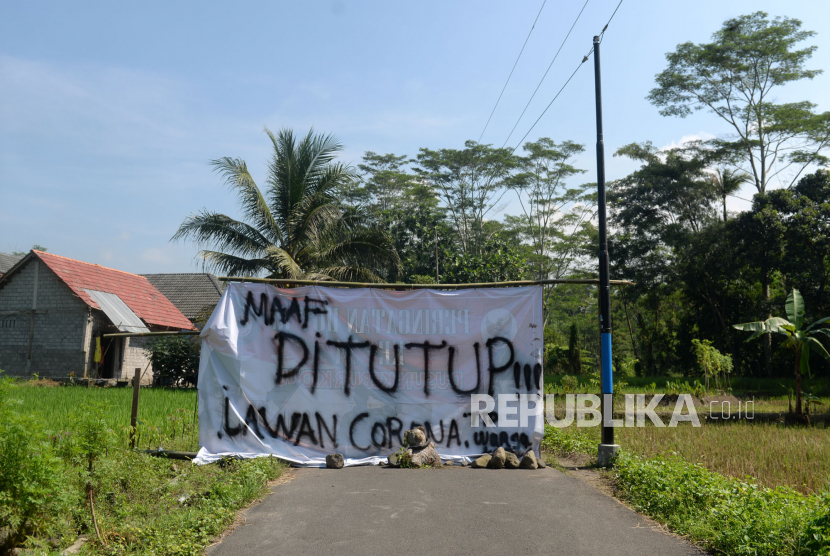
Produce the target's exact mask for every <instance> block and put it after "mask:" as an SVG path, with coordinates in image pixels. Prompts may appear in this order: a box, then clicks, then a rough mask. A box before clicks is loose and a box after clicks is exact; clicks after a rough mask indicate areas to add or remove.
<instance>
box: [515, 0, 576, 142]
mask: <svg viewBox="0 0 830 556" xmlns="http://www.w3.org/2000/svg"><path fill="white" fill-rule="evenodd" d="M589 1H590V0H585V3H584V4H583V5H582V9H581V10H579V13H578V14H577V16H576V19H575V20H574V22H573V24H572V25H571V28H570V29H569V30H568V34H567V35H565V38H564V39H563V40H562V44H560V45H559V50H557V51H556V54H555V55H554V56H553V60H551V61H550V64H548V69H546V70H545V73H544V75H542V79H540V80H539V84H538V85H536V89H534V91H533V94H532V95H530V100H528V101H527V104H525V107H524V110H522V113H521V114H519V119H518V120H516V123H515V124H513V129H511V130H510V134H509V135H508V136H507V139H505V140H504V143H503V144H502V148H504V146H505V145H507V142H508V141H510V137H511V136H512V135H513V132H514V131H516V126H518V125H519V122H520V121H521V120H522V117H523V116H524V115H525V112H527V108H528V106H530V103H531V102H533V98H534V97H535V96H536V93H537V92H538V91H539V87H541V86H542V82H544V80H545V77H547V75H548V72H550V68H552V67H553V63H554V62H555V61H556V59H557V58H558V57H559V53H560V52H562V47H563V46H565V42H566V41H567V40H568V37H570V36H571V31H573V30H574V27H575V26H576V22H577V21H579V18H580V16H581V15H582V12H584V11H585V6H587V5H588V2H589Z"/></svg>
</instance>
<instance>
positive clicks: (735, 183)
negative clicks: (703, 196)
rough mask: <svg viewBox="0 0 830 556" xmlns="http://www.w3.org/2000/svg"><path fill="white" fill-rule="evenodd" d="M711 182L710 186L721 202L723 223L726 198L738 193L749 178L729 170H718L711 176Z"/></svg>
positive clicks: (725, 217) (725, 215) (725, 216)
mask: <svg viewBox="0 0 830 556" xmlns="http://www.w3.org/2000/svg"><path fill="white" fill-rule="evenodd" d="M711 180H712V186H713V187H714V188H715V191H716V192H717V194H718V195H719V196H720V198H721V201H722V202H723V221H724V222H726V219H727V214H726V198H727V197H728V196H730V195H734V194H735V193H737V192H738V191H740V189H741V185H743V184H744V183H746V182H747V181H749V176H747V175H746V174H744V173H741V172H735V171H734V170H730V169H729V168H718V169H717V170H715V173H714V174H712V177H711Z"/></svg>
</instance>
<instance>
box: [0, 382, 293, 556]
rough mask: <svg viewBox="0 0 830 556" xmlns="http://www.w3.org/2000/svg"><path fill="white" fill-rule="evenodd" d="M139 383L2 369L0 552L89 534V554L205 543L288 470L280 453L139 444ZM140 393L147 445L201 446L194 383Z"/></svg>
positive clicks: (175, 550) (185, 549)
mask: <svg viewBox="0 0 830 556" xmlns="http://www.w3.org/2000/svg"><path fill="white" fill-rule="evenodd" d="M131 394H132V392H131V391H130V390H129V389H116V388H111V389H101V388H86V387H79V386H75V387H51V388H49V387H37V386H25V385H23V386H19V385H15V383H13V382H12V381H10V380H8V379H0V552H5V551H7V550H10V549H11V548H13V547H26V548H30V549H35V551H36V552H37V553H53V552H57V551H59V550H61V549H64V548H66V547H67V546H69V545H71V544H73V543H74V542H75V541H76V540H77V539H78V537H79V536H80V535H84V536H85V537H87V539H88V541H87V543H86V544H85V545H84V553H86V554H102V555H103V554H106V555H115V554H182V555H190V554H201V553H202V552H203V550H204V548H205V547H206V546H207V545H209V544H210V543H211V541H212V540H213V539H214V538H215V537H217V536H218V535H219V534H220V533H222V531H224V530H225V529H226V528H227V527H228V526H229V525H230V524H231V523H233V521H234V519H235V518H236V513H237V511H238V510H240V509H241V508H243V507H245V506H247V505H248V504H250V503H251V502H252V501H254V500H256V499H257V498H259V497H260V496H262V495H263V494H264V493H265V492H266V490H267V484H268V482H269V481H270V480H273V479H275V478H277V477H278V476H279V475H280V473H281V472H282V469H283V465H282V464H281V463H279V462H278V461H277V460H275V459H271V458H261V459H256V460H241V461H237V460H229V461H225V462H222V463H220V464H214V465H205V466H197V465H194V464H192V463H190V462H189V461H182V460H171V459H165V458H159V457H153V456H150V455H148V454H146V453H143V452H142V451H138V450H131V449H129V444H128V439H129V430H128V429H127V427H126V426H125V424H126V423H129V411H130V400H131ZM141 394H142V403H141V404H140V406H139V407H140V410H139V421H140V424H139V431H138V434H139V436H138V438H139V442H138V445H139V446H140V447H141V448H143V449H146V448H148V447H149V448H152V449H157V448H159V447H164V448H167V449H169V448H176V449H180V450H193V449H196V447H197V446H198V437H197V433H196V432H195V431H196V428H195V427H194V426H193V422H192V416H193V407H194V405H193V404H194V402H195V391H184V390H182V391H174V390H162V389H142V393H141ZM181 410H184V411H181ZM145 441H146V442H147V444H144V442H145Z"/></svg>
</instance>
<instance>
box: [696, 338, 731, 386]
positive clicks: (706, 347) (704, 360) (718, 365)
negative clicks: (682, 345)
mask: <svg viewBox="0 0 830 556" xmlns="http://www.w3.org/2000/svg"><path fill="white" fill-rule="evenodd" d="M692 351H693V352H694V354H695V361H696V363H697V367H698V369H699V370H700V372H701V373H702V374H703V376H705V377H706V390H709V377H713V378H714V379H715V386H716V387H717V388H720V387H721V384H720V377H721V376H723V377H726V376H727V375H728V374H729V373H731V372H732V357H730V356H729V355H724V354H722V353H721V352H719V351H718V350H717V349H716V348H715V347H714V346H712V342H710V341H709V340H703V341H701V340H697V339H695V340H692Z"/></svg>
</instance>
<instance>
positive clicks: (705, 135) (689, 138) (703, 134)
mask: <svg viewBox="0 0 830 556" xmlns="http://www.w3.org/2000/svg"><path fill="white" fill-rule="evenodd" d="M714 138H715V135H712V134H711V133H709V132H708V131H699V132H697V133H694V134H692V135H684V136H683V137H681V138H680V141H678V142H674V141H672V142H671V143H669V144H668V145H665V146H663V147H660V150H661V151H667V150H669V149H677V148H679V147H684V146H686V145H687V144H688V143H691V142H693V141H708V140H709V139H714Z"/></svg>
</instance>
